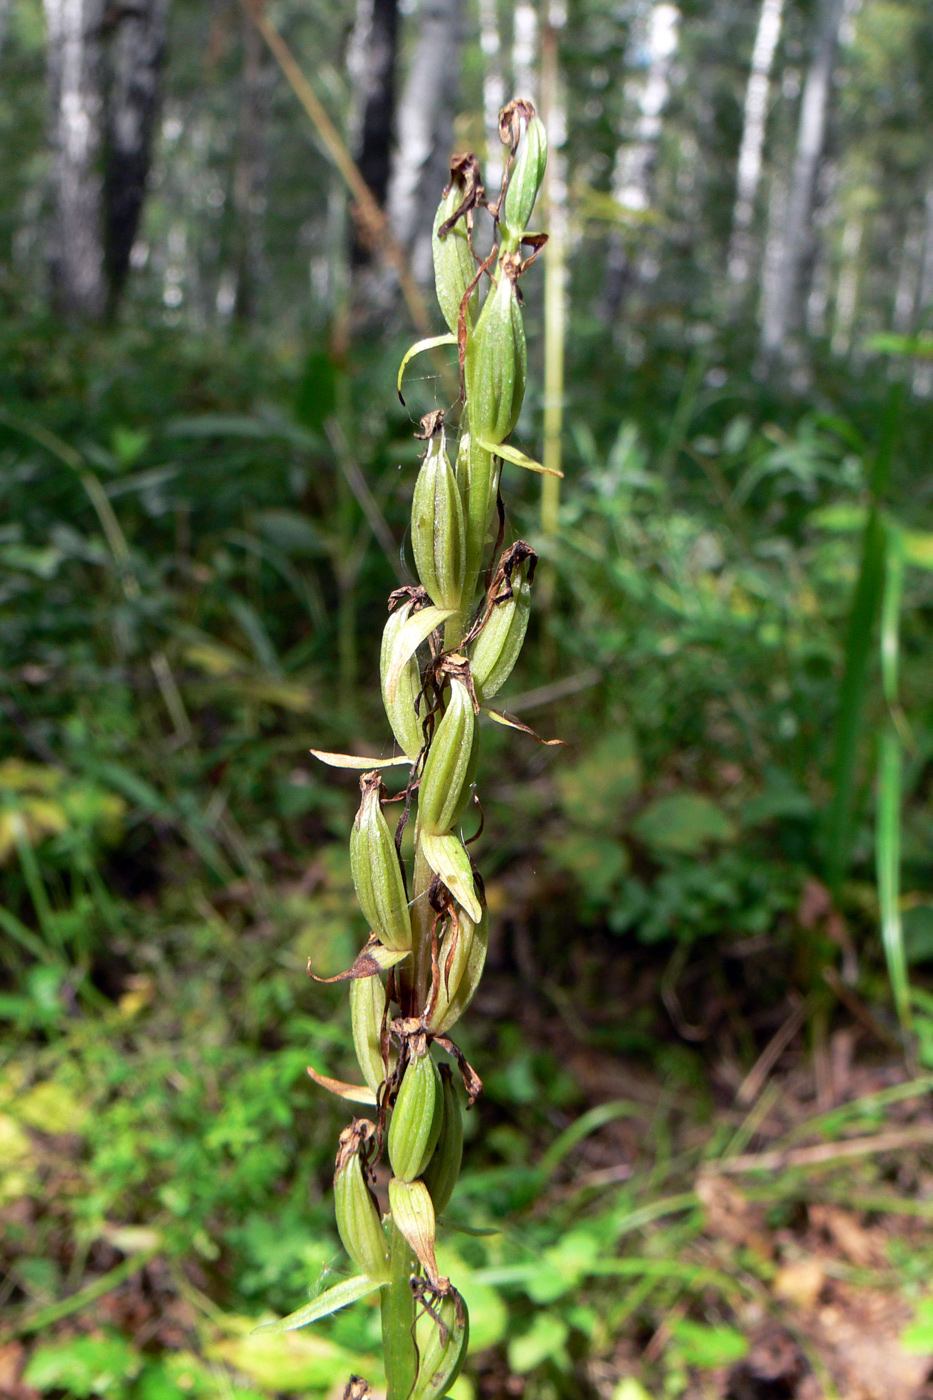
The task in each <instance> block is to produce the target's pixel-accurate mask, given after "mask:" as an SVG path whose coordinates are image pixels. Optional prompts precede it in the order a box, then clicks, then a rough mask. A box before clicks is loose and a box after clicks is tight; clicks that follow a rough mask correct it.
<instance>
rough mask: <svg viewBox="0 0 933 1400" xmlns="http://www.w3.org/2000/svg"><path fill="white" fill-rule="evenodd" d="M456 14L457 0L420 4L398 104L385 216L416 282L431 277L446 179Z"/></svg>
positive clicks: (459, 2) (457, 31)
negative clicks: (439, 205) (434, 238)
mask: <svg viewBox="0 0 933 1400" xmlns="http://www.w3.org/2000/svg"><path fill="white" fill-rule="evenodd" d="M462 13H463V0H424V3H423V4H422V6H421V9H420V10H418V11H416V14H415V17H414V23H415V25H416V28H417V34H418V40H417V45H416V48H415V53H414V56H413V58H412V63H411V69H410V71H409V73H408V77H407V80H406V82H405V87H404V90H403V92H402V96H401V100H400V102H399V105H398V115H397V123H396V126H397V133H398V145H397V147H396V150H395V157H394V159H393V161H392V171H391V175H390V178H389V193H388V201H387V204H388V212H389V219H390V222H391V227H392V232H393V234H394V236H395V237H396V239H397V240H398V241H399V243H400V244H401V245H402V247H403V248H405V249H407V251H408V253H409V256H410V258H411V265H412V271H413V272H414V274H415V276H416V277H417V278H418V280H419V281H422V282H428V281H429V280H430V279H431V277H432V275H433V262H432V256H431V229H432V227H433V223H434V212H435V210H436V208H437V202H438V199H439V197H440V191H441V190H442V189H443V188H444V186H445V185H446V184H447V181H448V179H449V178H450V157H451V154H452V149H453V114H454V103H455V101H456V94H457V87H458V75H459V71H460V42H461V29H462Z"/></svg>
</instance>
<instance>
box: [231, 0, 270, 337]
mask: <svg viewBox="0 0 933 1400" xmlns="http://www.w3.org/2000/svg"><path fill="white" fill-rule="evenodd" d="M262 57H263V45H262V38H261V36H260V34H259V31H258V29H257V28H256V26H255V24H253V23H252V22H251V20H250V18H249V16H248V15H245V14H244V16H243V66H242V73H241V80H240V82H241V87H240V130H239V139H238V142H237V152H236V161H235V163H234V168H233V214H234V219H235V227H234V234H233V239H234V282H235V288H236V290H235V293H234V298H233V315H234V317H235V318H236V320H238V321H241V322H243V321H248V320H250V319H251V318H252V316H253V314H254V312H255V310H256V296H257V290H258V286H259V282H260V278H261V269H262V224H261V220H260V217H259V213H260V203H261V193H260V191H261V189H262V180H263V141H262V126H263V121H262V99H263V92H262V88H263V64H262Z"/></svg>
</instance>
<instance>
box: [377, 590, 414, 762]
mask: <svg viewBox="0 0 933 1400" xmlns="http://www.w3.org/2000/svg"><path fill="white" fill-rule="evenodd" d="M413 606H414V605H413V603H411V602H408V603H403V604H402V606H401V607H400V608H396V609H395V611H394V612H392V613H390V614H389V620H388V622H387V623H386V625H385V630H384V631H383V633H382V650H381V653H380V657H379V670H380V674H381V677H382V703H383V705H384V706H385V712H386V714H387V715H388V717H389V723H390V724H391V726H392V733H393V734H394V735H395V739H396V742H397V744H398V746H399V748H400V749H401V750H402V753H403V754H404V755H405V757H406V758H410V759H411V761H412V763H414V761H415V759H416V758H417V757H418V753H419V751H420V749H421V745H422V742H423V740H422V737H421V720H420V719H419V718H418V713H417V711H416V709H415V703H416V701H417V699H418V696H419V695H420V694H421V672H420V671H419V670H418V661H417V658H416V657H415V656H414V655H412V656H410V657H409V658H408V661H407V662H406V664H405V666H404V667H403V668H402V674H401V677H400V678H399V682H398V686H397V688H396V691H395V696H394V698H393V699H392V700H390V699H389V689H388V671H389V658H390V657H391V655H392V643H393V642H394V641H395V638H396V637H397V636H398V634H399V632H400V631H401V630H402V628H403V627H404V625H405V623H406V622H407V621H408V619H409V617H411V610H412V607H413Z"/></svg>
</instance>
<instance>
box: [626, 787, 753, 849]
mask: <svg viewBox="0 0 933 1400" xmlns="http://www.w3.org/2000/svg"><path fill="white" fill-rule="evenodd" d="M632 831H633V833H634V834H635V835H636V836H637V837H638V839H639V840H640V841H643V842H644V843H645V845H646V846H649V847H650V848H651V849H652V850H654V851H658V852H661V853H663V854H672V855H685V856H690V855H697V854H698V853H699V852H700V851H701V850H702V849H703V847H704V846H705V845H707V844H708V843H710V842H729V841H733V840H735V826H734V824H733V823H732V821H731V820H730V819H729V817H727V816H726V814H725V812H724V811H723V810H722V808H721V807H718V806H717V805H716V803H715V802H713V800H712V799H711V798H709V797H705V796H704V795H703V794H702V793H700V792H675V793H671V794H670V795H669V796H665V797H656V798H655V799H654V801H653V802H649V804H648V806H647V807H646V808H645V809H644V811H643V812H641V813H640V814H639V816H638V817H637V819H636V820H635V821H634V822H633V823H632Z"/></svg>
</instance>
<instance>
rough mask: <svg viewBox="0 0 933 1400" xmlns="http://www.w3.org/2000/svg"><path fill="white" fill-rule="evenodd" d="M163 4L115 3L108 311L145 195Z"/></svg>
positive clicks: (150, 0)
mask: <svg viewBox="0 0 933 1400" xmlns="http://www.w3.org/2000/svg"><path fill="white" fill-rule="evenodd" d="M168 6H169V0H132V3H126V4H124V5H122V6H121V7H119V9H117V10H116V11H115V13H114V18H113V20H112V26H113V28H112V32H111V34H110V36H109V37H110V55H109V57H110V63H109V69H110V73H109V79H110V81H109V91H108V94H107V116H106V173H105V177H104V200H105V211H104V217H105V234H106V237H105V242H106V255H107V274H108V280H109V289H108V290H109V300H110V306H111V310H112V309H113V308H114V306H115V304H116V301H117V299H118V298H119V296H120V293H121V292H122V290H123V286H124V283H125V281H126V275H127V272H128V271H129V266H130V252H131V250H132V247H133V243H134V241H135V239H136V231H137V229H138V228H139V220H140V215H141V213H142V207H143V200H144V199H145V194H146V180H147V178H148V175H149V166H150V162H151V159H152V136H153V131H154V129H155V120H156V115H157V112H158V107H159V97H160V92H161V75H162V65H163V61H164V57H165V37H166V24H167V20H168ZM247 28H248V29H251V28H252V26H250V25H247Z"/></svg>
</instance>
